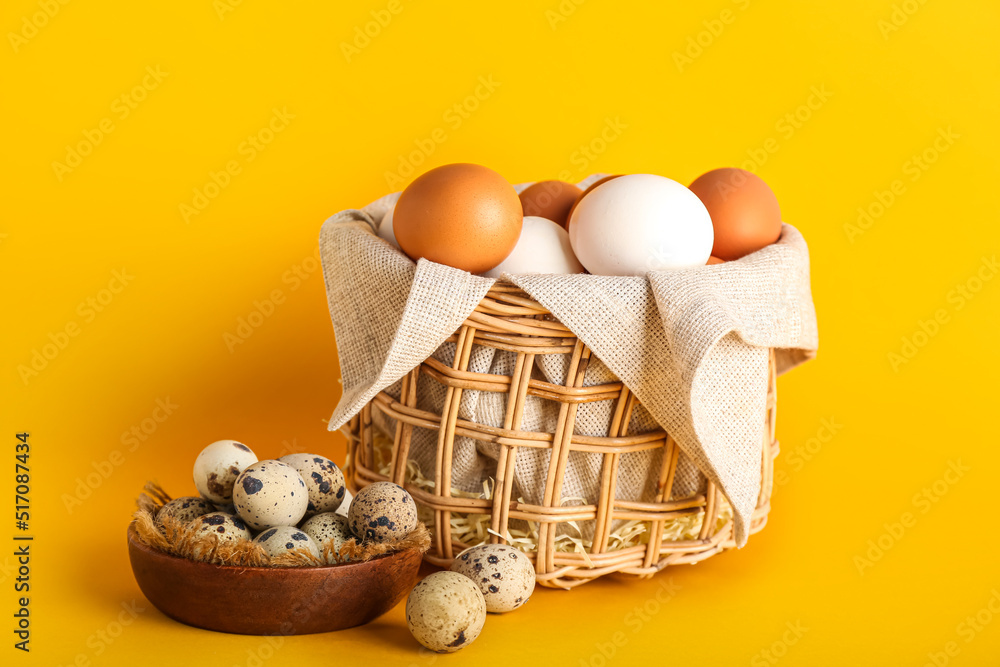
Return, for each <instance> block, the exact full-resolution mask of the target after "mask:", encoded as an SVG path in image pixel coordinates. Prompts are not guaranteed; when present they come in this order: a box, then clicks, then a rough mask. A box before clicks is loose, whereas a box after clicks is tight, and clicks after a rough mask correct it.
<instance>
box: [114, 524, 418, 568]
mask: <svg viewBox="0 0 1000 667" xmlns="http://www.w3.org/2000/svg"><path fill="white" fill-rule="evenodd" d="M128 542H129V545H131V546H133V547H135V548H136V549H139V550H140V551H143V552H145V553H146V554H149V555H151V556H153V557H156V558H166V559H170V560H179V561H184V562H185V563H192V564H193V565H202V566H205V567H214V568H218V569H220V570H233V571H239V572H247V571H255V572H269V573H271V574H280V575H281V576H289V575H291V573H293V572H295V571H301V572H317V571H324V570H325V571H330V570H339V569H346V568H351V567H362V566H364V565H367V564H369V563H373V562H375V561H377V560H382V559H383V558H392V557H394V556H399V555H400V554H404V553H406V552H408V551H416V548H415V547H410V548H408V549H400V550H399V551H391V552H389V553H386V554H381V555H378V556H374V557H372V558H369V559H368V560H363V561H359V562H355V563H351V562H348V563H336V564H333V565H307V566H300V567H257V566H253V565H219V564H217V563H207V562H205V561H201V560H192V559H190V558H184V557H183V556H178V555H176V554H171V553H167V552H166V551H161V550H160V549H157V548H156V547H152V546H150V545H148V544H146V543H145V542H143V541H142V540H140V539H139V533H138V531H137V530H136V529H135V522H134V521H133V522H131V523H129V525H128ZM422 557H423V554H421V558H422ZM293 576H294V575H293Z"/></svg>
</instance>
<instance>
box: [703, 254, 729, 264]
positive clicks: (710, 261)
mask: <svg viewBox="0 0 1000 667" xmlns="http://www.w3.org/2000/svg"><path fill="white" fill-rule="evenodd" d="M725 263H726V260H724V259H719V258H718V257H715V256H712V257H709V258H708V261H707V262H705V264H706V266H707V265H709V264H725Z"/></svg>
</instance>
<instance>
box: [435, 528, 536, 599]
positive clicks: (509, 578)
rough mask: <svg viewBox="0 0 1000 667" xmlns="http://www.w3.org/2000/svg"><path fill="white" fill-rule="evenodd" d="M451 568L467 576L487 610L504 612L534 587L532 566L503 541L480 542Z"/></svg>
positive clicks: (529, 595)
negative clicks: (494, 542)
mask: <svg viewBox="0 0 1000 667" xmlns="http://www.w3.org/2000/svg"><path fill="white" fill-rule="evenodd" d="M451 571H452V572H458V573H459V574H462V575H464V576H466V577H468V578H469V579H470V580H471V581H472V583H474V584H476V585H477V586H478V587H479V590H480V592H482V594H483V598H484V599H485V600H486V611H490V612H495V613H504V612H508V611H513V610H515V609H517V608H518V607H520V606H521V605H523V604H524V603H525V602H527V601H528V598H530V597H531V593H532V592H533V591H534V590H535V568H534V566H532V564H531V561H530V560H529V559H528V557H527V556H525V555H524V554H523V553H521V552H520V551H518V550H517V549H515V548H514V547H511V546H507V545H506V544H480V545H479V546H476V547H470V548H468V549H466V550H465V551H463V552H462V553H460V554H459V555H458V556H456V557H455V560H454V561H452V564H451Z"/></svg>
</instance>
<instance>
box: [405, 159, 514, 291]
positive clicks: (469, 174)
mask: <svg viewBox="0 0 1000 667" xmlns="http://www.w3.org/2000/svg"><path fill="white" fill-rule="evenodd" d="M523 217H524V214H523V213H522V210H521V200H520V199H519V198H518V196H517V192H515V190H514V186H512V185H511V184H510V183H508V182H507V181H506V180H504V178H503V177H502V176H501V175H500V174H498V173H496V172H495V171H493V170H492V169H487V168H486V167H483V166H480V165H477V164H464V163H460V164H448V165H444V166H442V167H437V168H436V169H431V170H430V171H428V172H427V173H425V174H423V175H422V176H420V177H419V178H417V179H416V180H415V181H413V182H412V183H410V185H408V186H407V187H406V189H405V190H403V194H402V195H400V197H399V201H397V202H396V208H395V209H393V216H392V226H393V232H394V233H395V236H396V241H397V242H398V243H399V247H400V249H401V250H402V251H403V252H405V253H406V254H407V255H409V257H410V258H411V259H413V260H414V261H415V260H417V259H420V258H421V257H423V258H426V259H429V260H431V261H432V262H437V263H439V264H447V265H448V266H453V267H455V268H456V269H462V270H463V271H468V272H470V273H482V272H483V271H489V270H490V269H492V268H493V267H495V266H497V265H498V264H499V263H500V262H502V261H503V260H504V259H505V258H506V257H507V255H509V254H510V252H511V251H512V250H513V249H514V246H515V245H517V239H518V237H519V236H520V235H521V224H522V220H523Z"/></svg>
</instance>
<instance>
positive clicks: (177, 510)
mask: <svg viewBox="0 0 1000 667" xmlns="http://www.w3.org/2000/svg"><path fill="white" fill-rule="evenodd" d="M215 511H216V509H215V506H214V505H213V504H212V503H210V502H208V501H207V500H205V499H204V498H199V497H197V496H183V497H181V498H174V499H173V500H171V501H170V502H169V503H167V504H166V505H164V506H163V507H161V508H160V510H159V511H158V512H157V513H156V526H157V528H159V529H160V531H161V532H162V531H163V519H164V518H166V517H168V516H172V517H174V518H175V519H177V520H178V521H179V522H180V523H181V524H182V525H187V524H188V523H190V522H192V521H194V520H195V519H197V518H198V517H200V516H203V515H205V514H208V513H210V512H215Z"/></svg>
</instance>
